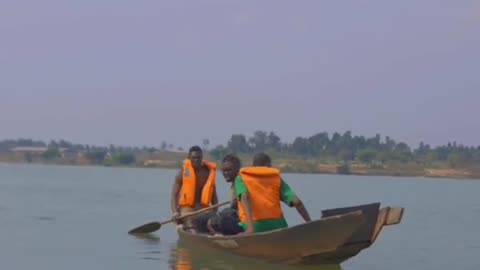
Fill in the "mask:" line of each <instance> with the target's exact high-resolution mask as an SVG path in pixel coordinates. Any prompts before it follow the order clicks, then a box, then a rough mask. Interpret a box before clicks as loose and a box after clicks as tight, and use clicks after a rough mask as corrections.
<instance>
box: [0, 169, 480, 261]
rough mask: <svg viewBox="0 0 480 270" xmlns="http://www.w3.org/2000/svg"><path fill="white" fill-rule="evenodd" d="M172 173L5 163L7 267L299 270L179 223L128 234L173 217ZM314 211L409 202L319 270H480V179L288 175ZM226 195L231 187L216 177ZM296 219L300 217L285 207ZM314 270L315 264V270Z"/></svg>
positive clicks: (2, 250) (0, 249)
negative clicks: (352, 250)
mask: <svg viewBox="0 0 480 270" xmlns="http://www.w3.org/2000/svg"><path fill="white" fill-rule="evenodd" d="M175 173H176V171H175V170H166V169H134V168H133V169H132V168H104V167H73V166H43V165H10V164H0V226H1V227H0V228H1V229H0V269H2V270H3V269H5V270H10V269H12V270H17V269H18V270H23V269H25V270H29V269H35V270H60V269H69V270H76V269H78V270H86V269H88V270H92V269H129V270H147V269H157V270H158V269H232V270H237V269H249V270H252V269H302V268H298V267H287V266H280V265H275V264H267V263H263V262H257V261H253V260H247V259H243V258H239V257H236V256H231V255H228V254H224V253H221V252H220V253H216V252H215V253H211V252H208V251H205V250H192V249H190V248H189V247H185V246H182V245H179V244H177V240H178V237H177V234H176V232H175V229H174V226H173V225H171V224H167V225H164V226H163V227H162V228H161V229H160V230H159V231H157V232H155V233H154V234H153V235H152V237H150V238H137V237H134V236H131V235H128V234H127V231H128V230H130V229H132V228H133V227H136V226H138V225H141V224H143V223H147V222H150V221H161V220H166V219H168V218H169V216H170V210H169V209H170V206H169V199H170V198H169V194H170V188H171V184H172V181H173V177H174V175H175ZM284 179H285V180H286V181H287V182H288V183H289V185H290V186H291V187H292V188H293V190H294V191H295V192H296V193H297V194H298V195H299V196H300V197H301V198H302V200H303V201H304V203H305V204H306V207H307V209H308V211H309V212H310V215H311V216H312V217H314V218H318V217H320V211H321V210H323V209H327V208H336V207H343V206H352V205H356V204H365V203H371V202H381V203H382V206H401V207H404V208H405V213H404V216H403V220H402V223H401V224H399V225H396V226H389V227H385V228H384V229H383V231H382V233H381V235H380V236H379V238H378V239H377V242H375V243H374V245H373V246H372V247H370V248H369V249H367V250H364V251H362V252H361V253H360V254H359V255H357V256H356V257H354V258H351V259H350V260H348V261H347V262H345V263H343V264H342V265H341V266H330V267H328V268H325V267H324V268H316V269H344V270H372V269H389V270H407V269H408V270H410V269H419V270H420V269H421V270H429V269H432V270H433V269H435V270H440V269H448V270H452V269H455V270H459V269H462V270H467V269H471V270H478V269H480V261H479V260H478V257H479V256H480V233H479V231H478V230H479V228H480V181H476V180H449V179H429V178H398V177H368V176H339V175H313V174H284ZM217 181H218V193H219V197H220V198H219V199H220V201H223V200H226V199H228V186H227V184H226V183H225V182H224V181H223V177H222V176H221V174H219V177H218V180H217ZM283 209H284V212H285V215H286V217H287V220H288V222H289V225H294V224H299V223H301V222H302V221H301V218H300V217H299V215H298V214H297V213H296V211H295V210H294V209H292V208H287V207H284V208H283ZM309 269H311V268H309Z"/></svg>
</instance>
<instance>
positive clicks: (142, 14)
mask: <svg viewBox="0 0 480 270" xmlns="http://www.w3.org/2000/svg"><path fill="white" fill-rule="evenodd" d="M479 73H480V2H479V1H475V0H470V1H462V0H458V1H451V0H449V1H445V0H423V1H418V0H410V1H380V0H379V1H362V0H355V1H320V0H315V1H279V0H272V1H244V0H243V1H233V0H232V1H227V0H222V1H220V0H218V1H179V0H175V1H159V0H151V1H147V0H137V1H123V0H115V1H114V0H103V1H101V0H95V1H94V0H83V1H73V0H70V1H66V0H64V1H54V0H43V1H37V0H35V1H33V0H26V1H21V0H10V1H8V0H7V1H1V2H0V130H1V131H0V139H6V138H18V137H29V138H34V139H42V140H49V139H60V138H63V139H67V140H69V141H73V142H78V143H88V144H97V145H106V144H110V143H113V144H122V145H139V146H141V145H152V146H159V145H160V143H161V141H162V140H166V141H168V142H172V143H174V144H176V145H181V146H184V147H188V146H190V145H192V144H201V141H202V139H203V138H209V139H210V140H211V142H212V144H213V145H215V144H219V143H225V142H226V141H227V140H228V139H229V137H230V135H231V134H232V133H243V134H246V135H251V134H252V132H253V131H254V130H257V129H260V130H266V131H274V132H275V133H277V134H278V135H279V136H280V137H281V138H282V139H283V141H292V140H293V139H294V137H295V136H310V135H313V134H314V133H317V132H322V131H327V132H329V133H330V134H331V133H333V132H335V131H338V132H344V131H346V130H351V131H352V132H353V134H355V135H366V136H373V135H375V133H380V134H382V135H383V136H385V135H389V136H391V137H392V138H394V139H396V140H399V141H405V142H407V143H409V144H411V145H413V146H416V145H417V144H418V142H419V141H421V140H423V141H425V142H427V143H431V144H432V145H438V144H443V143H447V142H448V141H457V142H459V143H465V144H468V145H479V144H480V121H478V120H477V117H478V115H480V106H479V105H480V74H479Z"/></svg>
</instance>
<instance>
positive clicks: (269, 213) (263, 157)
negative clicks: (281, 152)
mask: <svg viewBox="0 0 480 270" xmlns="http://www.w3.org/2000/svg"><path fill="white" fill-rule="evenodd" d="M235 192H236V194H237V198H238V210H239V217H240V226H242V227H243V228H244V229H245V234H252V233H255V232H266V231H271V230H276V229H281V228H285V227H288V224H287V222H286V220H285V218H284V216H283V212H282V208H281V205H280V202H281V201H282V202H284V203H285V204H287V205H288V206H290V207H295V208H296V209H297V211H298V213H299V214H300V215H301V216H302V218H303V219H304V220H305V222H309V221H310V215H309V214H308V212H307V210H306V209H305V206H304V205H303V203H302V201H301V200H300V198H298V197H297V196H296V195H295V193H294V192H293V191H292V190H291V189H290V187H289V186H288V184H287V183H285V182H284V181H283V179H282V178H281V177H280V171H279V170H278V169H275V168H271V159H270V157H269V156H268V155H267V154H265V153H258V154H256V155H255V156H254V158H253V166H252V167H245V168H242V169H241V170H240V174H239V176H237V177H236V179H235Z"/></svg>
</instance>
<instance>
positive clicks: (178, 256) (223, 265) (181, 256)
mask: <svg viewBox="0 0 480 270" xmlns="http://www.w3.org/2000/svg"><path fill="white" fill-rule="evenodd" d="M169 265H170V269H172V270H194V269H201V270H253V269H275V270H277V269H279V270H313V269H316V270H342V268H341V267H340V265H324V266H323V265H322V266H291V265H283V264H272V263H267V262H263V261H258V260H254V259H250V258H245V257H240V256H236V255H233V254H230V253H227V252H221V251H218V250H212V249H192V248H189V247H187V246H186V244H184V243H181V242H180V241H179V242H178V243H177V244H174V245H173V246H172V247H171V249H170V259H169Z"/></svg>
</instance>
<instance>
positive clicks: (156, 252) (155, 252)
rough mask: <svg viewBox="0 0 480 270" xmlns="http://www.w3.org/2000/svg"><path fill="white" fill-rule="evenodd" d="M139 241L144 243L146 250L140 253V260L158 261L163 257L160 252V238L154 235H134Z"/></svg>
mask: <svg viewBox="0 0 480 270" xmlns="http://www.w3.org/2000/svg"><path fill="white" fill-rule="evenodd" d="M134 236H135V237H136V238H137V239H139V240H140V241H142V246H143V247H145V249H146V250H143V251H140V252H138V254H140V257H139V258H140V259H142V260H153V261H158V260H160V257H161V255H162V252H161V250H160V238H158V237H157V236H155V235H152V234H137V235H134Z"/></svg>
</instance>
